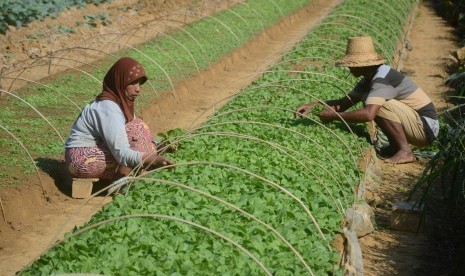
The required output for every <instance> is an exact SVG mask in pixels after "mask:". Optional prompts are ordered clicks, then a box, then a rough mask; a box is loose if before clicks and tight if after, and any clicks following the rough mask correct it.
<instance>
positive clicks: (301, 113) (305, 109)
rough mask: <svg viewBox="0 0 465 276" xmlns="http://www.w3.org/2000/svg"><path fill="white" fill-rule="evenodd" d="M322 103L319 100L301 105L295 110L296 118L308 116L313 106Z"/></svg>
mask: <svg viewBox="0 0 465 276" xmlns="http://www.w3.org/2000/svg"><path fill="white" fill-rule="evenodd" d="M319 104H320V103H319V102H311V103H308V104H304V105H301V106H300V107H299V108H297V109H296V110H295V111H294V118H297V117H299V118H303V117H306V116H307V114H308V113H309V112H310V111H312V108H313V107H315V106H317V105H319Z"/></svg>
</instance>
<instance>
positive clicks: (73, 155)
mask: <svg viewBox="0 0 465 276" xmlns="http://www.w3.org/2000/svg"><path fill="white" fill-rule="evenodd" d="M126 134H127V135H128V140H129V146H130V148H131V149H132V150H136V151H140V152H144V153H151V152H154V151H156V149H157V147H156V145H155V143H154V137H153V134H152V133H151V132H150V129H149V128H148V126H147V125H146V124H145V123H144V122H143V121H142V120H141V119H139V118H135V119H134V120H132V121H131V122H129V123H127V124H126ZM65 161H66V165H67V166H68V170H69V172H70V173H71V175H72V176H74V177H78V178H100V179H114V178H115V177H116V173H117V171H118V167H119V164H118V162H116V160H115V158H114V157H113V155H112V154H111V152H110V150H109V149H108V148H107V146H106V145H105V144H104V143H99V144H97V145H96V146H94V147H79V148H68V149H66V151H65Z"/></svg>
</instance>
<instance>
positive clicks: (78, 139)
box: [65, 100, 142, 167]
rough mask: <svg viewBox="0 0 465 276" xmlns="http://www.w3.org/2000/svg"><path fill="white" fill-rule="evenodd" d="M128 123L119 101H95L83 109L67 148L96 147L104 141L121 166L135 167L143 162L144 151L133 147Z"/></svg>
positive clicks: (66, 145) (73, 128) (72, 130)
mask: <svg viewBox="0 0 465 276" xmlns="http://www.w3.org/2000/svg"><path fill="white" fill-rule="evenodd" d="M125 123H126V120H125V118H124V114H123V112H122V111H121V108H120V107H119V106H118V104H116V103H115V102H113V101H109V100H103V101H94V102H92V103H90V104H88V105H86V106H85V107H84V109H83V110H82V112H81V115H80V116H79V118H78V119H77V120H76V122H75V123H74V125H73V127H72V129H71V133H70V135H69V137H68V139H67V140H66V143H65V148H76V147H93V146H95V145H97V143H99V142H104V143H105V145H106V146H107V147H108V149H109V150H110V152H111V153H112V155H113V157H114V158H115V159H116V161H117V162H118V163H119V164H120V165H122V166H126V167H135V166H137V165H138V164H140V162H141V161H142V153H141V152H138V151H135V150H132V149H131V148H130V146H129V141H128V136H127V134H126V128H125Z"/></svg>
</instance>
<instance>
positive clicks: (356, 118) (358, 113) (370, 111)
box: [319, 104, 381, 123]
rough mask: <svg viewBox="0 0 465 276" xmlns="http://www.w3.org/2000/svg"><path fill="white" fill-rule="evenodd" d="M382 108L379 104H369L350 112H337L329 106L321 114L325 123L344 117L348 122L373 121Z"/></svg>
mask: <svg viewBox="0 0 465 276" xmlns="http://www.w3.org/2000/svg"><path fill="white" fill-rule="evenodd" d="M380 108H381V106H380V105H377V104H368V105H366V106H365V107H363V108H361V109H357V110H354V111H350V112H337V111H335V110H334V109H331V108H327V109H325V110H323V111H322V112H321V113H320V114H319V116H320V119H321V121H322V122H323V123H329V122H331V121H334V120H339V121H342V119H343V120H344V121H346V122H348V123H364V122H369V121H373V120H374V119H375V117H376V114H378V111H379V109H380ZM341 109H342V108H341Z"/></svg>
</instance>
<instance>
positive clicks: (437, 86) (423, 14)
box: [360, 1, 458, 275]
mask: <svg viewBox="0 0 465 276" xmlns="http://www.w3.org/2000/svg"><path fill="white" fill-rule="evenodd" d="M452 31H453V29H452V28H451V27H449V26H447V24H446V23H445V21H443V20H442V19H441V18H440V17H438V16H437V15H436V13H435V12H434V10H433V9H432V7H431V6H430V5H429V4H428V2H427V1H426V2H422V3H421V4H420V5H419V6H418V8H417V11H416V15H415V21H414V23H413V26H412V29H411V33H410V46H411V47H412V49H411V51H409V52H408V53H407V57H406V59H405V60H404V61H403V68H402V71H403V72H404V73H406V74H407V75H408V76H409V77H411V78H412V79H413V80H414V81H415V82H416V83H418V85H419V86H420V87H422V88H423V89H424V90H425V91H427V92H428V94H429V95H430V97H431V98H432V100H433V102H434V104H435V106H436V108H437V109H438V110H443V109H444V108H445V107H447V103H446V101H445V100H444V95H445V94H446V92H447V90H448V89H447V87H446V86H445V85H444V83H443V81H444V77H446V76H447V74H446V72H445V71H444V70H445V68H446V67H447V65H449V64H450V63H451V61H450V59H449V58H448V56H449V51H450V50H455V49H457V48H458V45H457V44H456V42H455V37H454V35H453V33H452ZM424 164H425V161H422V162H417V163H414V164H406V165H397V166H393V165H390V164H385V163H382V162H379V165H380V166H381V177H382V179H383V180H382V182H381V183H380V188H379V190H378V191H377V192H376V193H374V194H373V195H371V197H370V200H371V202H372V204H373V205H374V206H376V208H375V213H376V222H377V224H378V229H377V231H376V232H375V233H373V234H370V235H368V236H365V237H363V238H361V239H360V243H361V246H362V250H363V257H364V268H365V275H443V274H441V273H440V271H439V270H440V269H441V266H442V265H443V264H442V262H443V261H444V258H445V257H446V256H442V257H441V256H440V254H438V253H437V252H439V251H438V250H437V248H436V249H435V246H437V245H438V240H437V239H432V238H431V237H432V236H433V235H438V233H436V234H434V233H431V231H434V228H437V225H434V224H432V222H429V223H428V222H427V224H426V227H427V229H425V231H424V232H423V233H420V234H415V233H407V232H399V231H393V230H390V229H389V228H388V226H389V219H390V215H391V206H392V203H393V202H395V201H399V200H400V201H405V200H406V198H407V195H408V192H409V191H410V189H411V188H412V187H413V185H414V184H415V181H416V179H417V178H418V176H419V175H420V173H421V172H422V169H423V166H424ZM439 235H440V233H439Z"/></svg>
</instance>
